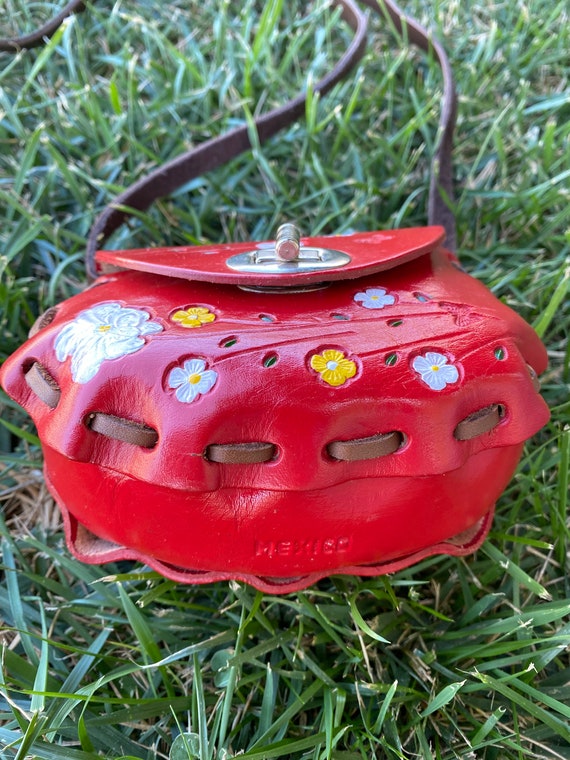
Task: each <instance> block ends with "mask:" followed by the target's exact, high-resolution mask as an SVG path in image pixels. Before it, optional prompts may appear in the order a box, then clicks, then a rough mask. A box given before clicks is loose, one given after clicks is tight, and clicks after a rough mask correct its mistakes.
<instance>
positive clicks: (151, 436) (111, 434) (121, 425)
mask: <svg viewBox="0 0 570 760" xmlns="http://www.w3.org/2000/svg"><path fill="white" fill-rule="evenodd" d="M86 425H87V427H89V428H91V430H94V431H95V432H96V433H100V434H101V435H106V436H107V437H108V438H115V439H116V440H117V441H123V442H124V443H132V444H133V445H135V446H142V447H143V448H145V449H152V448H153V446H155V445H156V442H157V441H158V433H157V432H156V430H154V429H153V428H151V427H148V426H147V425H143V424H142V423H140V422H134V421H133V420H127V419H124V418H123V417H115V415H113V414H105V413H104V412H91V414H89V415H88V416H87V419H86Z"/></svg>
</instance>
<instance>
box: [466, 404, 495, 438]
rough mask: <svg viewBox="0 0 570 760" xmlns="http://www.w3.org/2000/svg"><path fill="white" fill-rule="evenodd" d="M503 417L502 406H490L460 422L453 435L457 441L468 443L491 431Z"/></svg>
mask: <svg viewBox="0 0 570 760" xmlns="http://www.w3.org/2000/svg"><path fill="white" fill-rule="evenodd" d="M504 416H505V408H504V406H502V404H491V405H490V406H486V407H484V408H483V409H479V410H478V411H476V412H473V414H470V415H469V416H468V417H465V419H464V420H461V422H460V423H459V424H458V425H457V427H456V428H455V430H454V431H453V435H454V437H455V438H457V440H458V441H470V440H471V439H472V438H477V436H479V435H483V433H488V432H490V431H491V430H493V428H495V427H497V425H498V424H499V422H500V421H501V420H502V418H503V417H504Z"/></svg>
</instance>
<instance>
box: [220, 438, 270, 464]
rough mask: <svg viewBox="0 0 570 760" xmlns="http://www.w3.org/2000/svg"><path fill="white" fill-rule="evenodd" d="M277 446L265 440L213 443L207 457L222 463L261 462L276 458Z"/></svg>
mask: <svg viewBox="0 0 570 760" xmlns="http://www.w3.org/2000/svg"><path fill="white" fill-rule="evenodd" d="M276 452H277V447H276V446H275V445H274V444H273V443H266V442H264V441H258V442H252V443H212V444H210V446H208V447H207V448H206V451H205V457H206V459H209V460H210V462H219V463H220V464H260V463H261V462H269V461H270V460H271V459H274V458H275V454H276Z"/></svg>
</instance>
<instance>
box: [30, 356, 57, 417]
mask: <svg viewBox="0 0 570 760" xmlns="http://www.w3.org/2000/svg"><path fill="white" fill-rule="evenodd" d="M24 378H25V380H26V383H27V384H28V387H29V388H30V390H32V391H33V392H34V393H35V394H36V396H37V397H38V398H40V399H41V400H42V401H43V402H44V404H47V406H49V408H50V409H55V407H56V406H57V405H58V403H59V399H60V398H61V388H60V387H59V385H58V384H57V381H56V380H55V378H53V377H52V376H51V375H50V373H49V372H48V370H47V369H46V368H45V367H44V366H43V364H40V363H39V362H34V363H33V364H32V365H31V367H30V368H29V369H27V370H25V374H24Z"/></svg>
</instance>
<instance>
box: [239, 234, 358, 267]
mask: <svg viewBox="0 0 570 760" xmlns="http://www.w3.org/2000/svg"><path fill="white" fill-rule="evenodd" d="M349 262H350V256H349V255H348V253H344V252H343V251H336V250H333V249H331V248H317V247H315V246H308V245H304V244H303V243H302V242H301V233H300V231H299V229H298V227H296V226H295V225H294V224H291V223H287V224H282V225H281V226H280V227H279V229H278V230H277V235H276V236H275V242H274V243H260V244H258V247H257V248H256V249H254V250H252V251H246V253H238V254H236V255H235V256H230V258H229V259H227V261H226V264H227V265H228V267H230V269H233V270H235V271H237V272H253V273H257V274H279V273H287V274H290V273H292V272H319V271H326V270H328V269H338V268H339V267H343V266H346V264H348V263H349Z"/></svg>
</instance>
